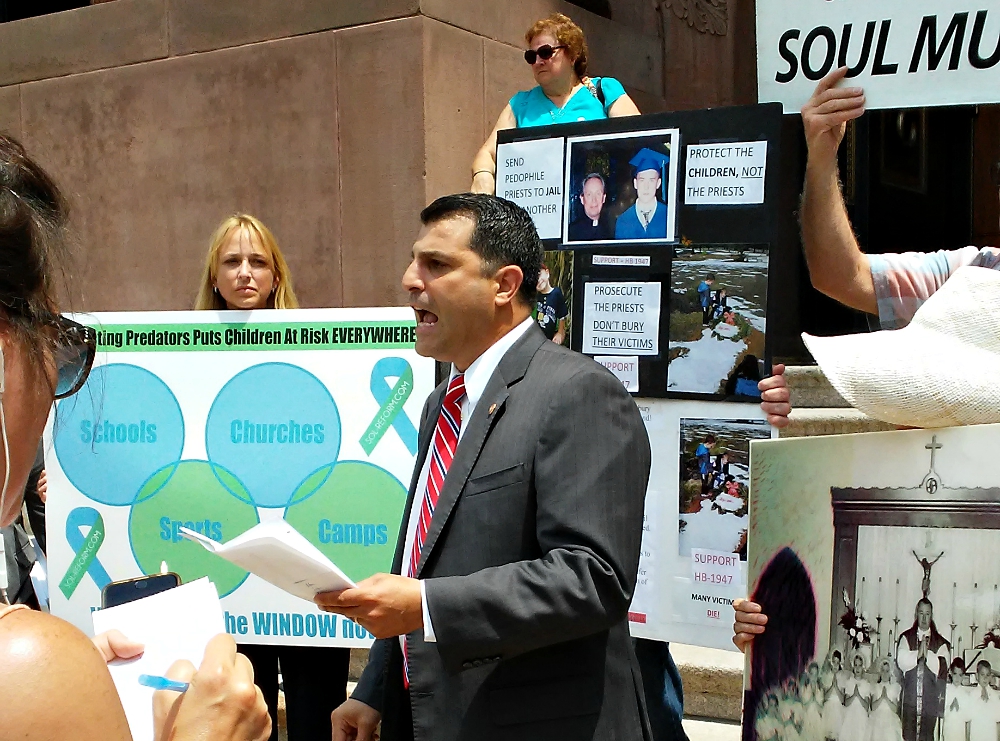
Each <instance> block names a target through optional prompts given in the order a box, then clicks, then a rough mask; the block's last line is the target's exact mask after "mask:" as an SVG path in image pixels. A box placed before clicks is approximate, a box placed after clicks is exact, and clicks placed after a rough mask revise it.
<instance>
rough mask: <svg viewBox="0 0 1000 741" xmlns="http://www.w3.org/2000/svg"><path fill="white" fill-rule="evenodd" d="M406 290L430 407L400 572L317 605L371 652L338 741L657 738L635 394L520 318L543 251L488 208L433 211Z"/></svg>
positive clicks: (643, 469)
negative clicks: (645, 655) (644, 640)
mask: <svg viewBox="0 0 1000 741" xmlns="http://www.w3.org/2000/svg"><path fill="white" fill-rule="evenodd" d="M421 221H422V222H423V226H422V228H421V230H420V233H419V235H418V237H417V241H416V243H415V244H414V245H413V260H412V262H411V263H410V265H409V267H408V268H407V269H406V272H405V274H404V276H403V287H404V288H405V289H406V290H407V292H408V293H409V296H410V305H411V306H412V307H413V310H414V312H415V314H416V318H417V341H416V349H417V352H418V353H420V354H421V355H424V356H429V357H433V358H435V359H436V360H439V361H442V362H448V363H451V364H452V371H451V373H450V374H449V378H448V379H447V380H446V381H445V382H444V383H442V384H441V385H440V386H439V387H438V388H437V389H436V390H435V392H434V393H433V394H431V396H430V397H429V399H428V401H427V403H426V405H425V407H424V411H423V414H422V417H421V422H420V445H419V453H418V456H417V463H416V467H415V469H414V475H413V479H412V482H411V484H410V491H409V500H408V503H407V506H406V508H405V509H404V513H405V515H404V519H403V524H402V527H401V530H400V538H399V540H398V542H397V546H396V555H395V559H394V563H393V568H392V573H391V574H377V575H375V576H373V577H371V578H369V579H366V580H364V581H362V582H361V583H359V584H358V586H357V587H356V588H354V589H347V590H344V591H343V592H338V593H328V594H321V595H318V596H317V598H316V602H317V604H318V605H319V606H320V607H321V608H323V609H325V610H329V611H332V612H337V613H340V614H342V615H345V616H347V617H349V618H351V619H353V620H356V621H357V622H358V623H360V624H361V625H362V626H364V627H365V628H366V629H367V630H369V631H371V632H372V633H373V634H375V636H376V637H377V638H378V640H377V641H376V642H375V644H374V646H373V647H372V650H371V654H370V657H369V661H368V666H367V667H366V668H365V671H364V673H363V675H362V677H361V679H360V681H359V682H358V686H357V689H356V690H355V692H354V694H353V696H352V698H351V699H350V700H348V701H347V702H346V703H344V705H342V706H341V707H340V708H338V709H337V710H336V711H334V713H333V727H334V733H333V738H334V741H344V740H345V739H358V740H359V741H368V740H369V739H372V738H373V733H374V731H375V727H376V724H377V723H378V722H379V720H381V722H382V731H381V738H382V739H384V741H399V740H400V739H414V738H416V739H431V738H432V739H434V740H435V741H452V740H459V739H462V740H465V739H469V740H474V741H490V740H493V739H518V741H531V740H532V739H546V740H547V739H552V738H558V739H561V740H564V741H578V740H579V741H584V740H587V741H589V740H591V739H601V740H604V739H623V740H624V739H629V740H632V739H649V738H650V732H649V727H648V721H647V714H646V709H645V703H644V700H643V699H642V698H643V692H642V683H641V680H640V679H639V667H638V665H637V663H636V659H635V655H634V653H633V650H632V646H631V641H630V639H629V630H628V621H627V610H628V605H629V602H630V600H631V597H632V593H633V590H634V588H635V582H636V569H637V568H638V562H639V546H640V541H641V536H642V519H643V507H644V500H645V492H646V484H647V480H648V477H649V463H650V449H649V440H648V438H647V435H646V429H645V426H644V424H643V421H642V418H641V416H640V414H639V411H638V409H637V407H636V405H635V403H634V402H633V401H632V399H631V397H630V396H629V394H628V393H627V392H626V391H625V390H624V388H623V387H622V384H621V382H620V381H618V380H617V379H616V378H615V377H614V376H613V375H612V374H611V373H610V372H608V371H606V370H605V369H604V368H603V367H601V366H599V365H598V364H596V363H594V362H593V361H592V360H590V359H589V358H586V357H584V356H583V355H579V354H577V353H573V352H571V351H569V350H567V349H566V348H563V347H561V346H559V345H557V344H556V343H554V342H550V341H548V340H546V339H545V335H544V334H542V332H541V330H540V329H539V328H538V326H537V324H536V323H535V322H534V321H533V320H532V318H531V308H532V302H533V301H534V298H535V288H536V283H537V281H538V272H539V269H540V267H541V264H542V248H541V243H540V242H539V239H538V234H537V232H536V231H535V227H534V225H533V224H532V222H531V218H530V217H529V216H528V214H527V213H526V212H525V211H524V210H523V209H521V208H519V207H518V206H516V205H514V204H512V203H510V202H508V201H503V200H501V199H498V198H494V197H492V196H486V195H475V194H471V193H469V194H461V195H454V196H445V197H443V198H439V199H438V200H436V201H434V203H432V204H431V205H430V206H428V207H427V208H426V209H424V211H423V212H422V213H421Z"/></svg>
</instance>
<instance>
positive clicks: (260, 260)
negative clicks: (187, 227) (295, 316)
mask: <svg viewBox="0 0 1000 741" xmlns="http://www.w3.org/2000/svg"><path fill="white" fill-rule="evenodd" d="M194 308H195V310H196V311H203V310H205V309H216V310H220V311H221V310H224V309H243V310H249V309H297V308H299V301H298V299H296V298H295V291H294V290H293V289H292V276H291V273H290V272H289V270H288V263H287V262H285V256H284V255H282V254H281V250H280V249H279V248H278V242H277V240H276V239H275V238H274V235H273V234H272V233H271V230H270V229H268V228H267V227H266V226H264V224H262V223H261V222H260V220H259V219H256V218H254V217H253V216H250V215H248V214H236V215H235V216H230V217H229V218H227V219H225V220H224V221H223V222H222V223H221V224H219V228H218V229H216V230H215V233H214V234H213V235H212V239H211V242H210V243H209V247H208V254H207V255H206V256H205V269H204V270H203V271H202V274H201V287H200V288H199V289H198V298H197V299H195V302H194Z"/></svg>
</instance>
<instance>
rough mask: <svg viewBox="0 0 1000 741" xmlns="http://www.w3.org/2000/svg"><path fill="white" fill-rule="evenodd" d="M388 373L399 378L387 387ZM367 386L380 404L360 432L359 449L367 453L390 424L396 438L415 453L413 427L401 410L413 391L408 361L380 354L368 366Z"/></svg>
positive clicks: (373, 448)
mask: <svg viewBox="0 0 1000 741" xmlns="http://www.w3.org/2000/svg"><path fill="white" fill-rule="evenodd" d="M392 377H396V378H398V379H399V380H398V381H396V385H395V386H393V387H392V388H389V384H388V383H387V382H386V379H387V378H392ZM371 390H372V396H374V397H375V401H377V402H378V403H379V404H380V405H381V408H380V409H379V410H378V414H376V415H375V419H373V420H372V423H371V424H370V425H368V429H367V430H365V434H364V435H362V436H361V440H360V443H361V447H362V449H363V450H364V451H365V453H367V454H368V455H371V454H372V451H373V450H375V446H376V445H378V443H379V440H381V439H382V437H383V436H384V435H385V433H386V432H388V430H389V428H390V427H394V428H395V429H396V434H398V435H399V439H400V440H402V441H403V445H405V446H406V449H407V450H409V451H410V455H416V454H417V430H416V428H415V427H414V426H413V422H411V421H410V418H409V417H407V416H406V412H404V411H403V404H405V403H406V400H407V399H408V398H410V394H412V393H413V369H412V368H411V367H410V364H409V363H408V362H407V361H406V360H404V359H403V358H382V359H381V360H380V361H378V362H377V363H375V367H374V368H372V378H371Z"/></svg>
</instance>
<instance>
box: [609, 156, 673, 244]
mask: <svg viewBox="0 0 1000 741" xmlns="http://www.w3.org/2000/svg"><path fill="white" fill-rule="evenodd" d="M669 162H670V157H669V155H666V154H662V153H660V152H657V151H655V150H652V149H649V148H648V147H643V148H642V149H640V150H639V152H638V153H637V154H636V155H635V157H633V158H632V159H631V160H629V164H630V165H632V168H633V172H634V180H633V184H634V185H635V193H636V199H635V204H634V205H632V206H631V207H630V208H629V209H628V210H627V211H625V212H624V213H623V214H622V215H621V216H619V217H618V221H617V222H615V239H666V237H667V206H666V204H665V203H664V202H663V201H665V200H666V192H664V193H663V194H662V198H663V201H660V200H659V199H657V197H656V194H657V191H660V190H664V191H665V187H664V183H665V182H666V177H665V174H666V167H667V165H668V164H669Z"/></svg>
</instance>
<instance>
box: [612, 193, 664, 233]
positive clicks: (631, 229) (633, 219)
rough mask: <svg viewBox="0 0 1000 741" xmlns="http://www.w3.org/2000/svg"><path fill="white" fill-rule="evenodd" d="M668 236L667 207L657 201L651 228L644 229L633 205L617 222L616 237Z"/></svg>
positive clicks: (650, 223)
mask: <svg viewBox="0 0 1000 741" xmlns="http://www.w3.org/2000/svg"><path fill="white" fill-rule="evenodd" d="M666 236H667V207H666V206H665V205H664V204H662V203H660V202H657V204H656V212H655V213H654V214H653V220H652V221H650V222H649V228H647V229H643V228H642V222H641V221H639V214H638V213H637V212H636V210H635V206H632V207H631V208H630V209H629V210H628V211H626V212H625V213H623V214H622V215H621V216H619V217H618V221H617V222H615V239H665V238H666Z"/></svg>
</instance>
